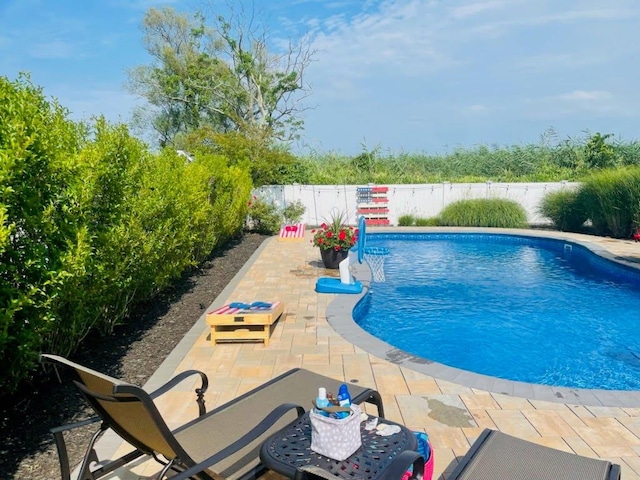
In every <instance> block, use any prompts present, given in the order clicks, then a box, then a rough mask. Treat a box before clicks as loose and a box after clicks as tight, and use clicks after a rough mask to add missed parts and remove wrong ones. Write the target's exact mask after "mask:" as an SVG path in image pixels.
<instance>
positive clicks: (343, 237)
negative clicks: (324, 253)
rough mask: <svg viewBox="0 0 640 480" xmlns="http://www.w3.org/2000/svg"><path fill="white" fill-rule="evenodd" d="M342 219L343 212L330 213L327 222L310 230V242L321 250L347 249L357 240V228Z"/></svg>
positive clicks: (343, 217) (343, 216)
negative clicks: (311, 236) (311, 238)
mask: <svg viewBox="0 0 640 480" xmlns="http://www.w3.org/2000/svg"><path fill="white" fill-rule="evenodd" d="M344 220H345V215H344V213H339V214H336V215H332V217H331V219H330V221H329V222H324V223H323V224H322V225H320V227H318V228H317V229H313V230H311V233H313V240H311V242H312V243H313V244H314V245H315V246H316V247H320V248H321V249H322V250H328V249H333V250H336V251H340V250H349V249H350V248H351V247H353V245H354V244H355V243H356V241H357V240H358V229H357V228H354V227H351V226H348V225H345V224H344Z"/></svg>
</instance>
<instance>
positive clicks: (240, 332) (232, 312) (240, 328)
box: [207, 302, 284, 346]
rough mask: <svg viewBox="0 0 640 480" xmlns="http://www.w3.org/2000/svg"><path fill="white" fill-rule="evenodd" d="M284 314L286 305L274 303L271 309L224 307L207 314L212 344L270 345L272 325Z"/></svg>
mask: <svg viewBox="0 0 640 480" xmlns="http://www.w3.org/2000/svg"><path fill="white" fill-rule="evenodd" d="M283 312H284V303H282V302H273V303H272V304H271V308H264V307H260V308H249V309H242V308H232V307H230V306H229V305H224V306H222V307H220V308H217V309H215V310H213V311H211V312H207V324H208V325H209V326H210V327H211V344H212V345H215V344H216V343H217V342H218V340H240V341H242V340H262V341H263V342H264V345H265V346H268V345H269V337H270V336H271V325H272V324H273V323H274V322H275V321H276V320H277V319H278V318H279V317H280V315H282V313H283Z"/></svg>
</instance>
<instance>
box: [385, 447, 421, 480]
mask: <svg viewBox="0 0 640 480" xmlns="http://www.w3.org/2000/svg"><path fill="white" fill-rule="evenodd" d="M411 466H413V473H412V474H411V479H416V480H422V477H423V474H424V457H423V456H422V455H420V454H419V453H418V452H414V451H413V450H405V451H404V452H401V453H400V454H399V455H398V456H397V457H396V458H394V459H393V461H392V462H391V465H389V469H388V470H387V471H386V472H385V475H384V478H385V479H389V480H401V479H402V477H403V475H404V474H405V472H406V471H407V470H408V469H409V467H411Z"/></svg>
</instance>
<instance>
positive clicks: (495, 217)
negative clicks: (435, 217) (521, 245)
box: [440, 198, 527, 228]
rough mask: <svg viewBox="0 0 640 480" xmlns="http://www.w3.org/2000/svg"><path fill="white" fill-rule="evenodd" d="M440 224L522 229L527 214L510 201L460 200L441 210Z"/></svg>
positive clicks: (525, 224) (490, 199)
mask: <svg viewBox="0 0 640 480" xmlns="http://www.w3.org/2000/svg"><path fill="white" fill-rule="evenodd" d="M440 224H441V225H448V226H455V227H499V228H524V227H526V226H527V213H526V212H525V210H524V208H522V206H521V205H520V204H518V203H517V202H514V201H512V200H505V199H501V198H480V199H472V200H460V201H458V202H454V203H451V204H449V205H448V206H447V207H446V208H445V209H444V210H442V213H441V214H440Z"/></svg>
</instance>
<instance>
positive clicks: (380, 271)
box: [364, 247, 389, 282]
mask: <svg viewBox="0 0 640 480" xmlns="http://www.w3.org/2000/svg"><path fill="white" fill-rule="evenodd" d="M387 255H389V249H388V248H386V247H365V248H364V260H365V262H367V264H368V265H369V268H370V269H371V275H372V277H373V281H374V282H384V281H385V277H384V258H385V257H386V256H387Z"/></svg>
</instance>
